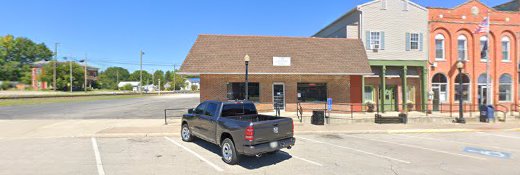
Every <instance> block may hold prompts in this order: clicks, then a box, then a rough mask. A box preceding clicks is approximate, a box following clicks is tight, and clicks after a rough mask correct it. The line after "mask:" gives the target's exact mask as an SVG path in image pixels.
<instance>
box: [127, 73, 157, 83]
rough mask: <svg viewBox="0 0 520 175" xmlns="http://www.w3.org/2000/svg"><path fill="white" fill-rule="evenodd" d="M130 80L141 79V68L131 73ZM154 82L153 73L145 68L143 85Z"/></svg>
mask: <svg viewBox="0 0 520 175" xmlns="http://www.w3.org/2000/svg"><path fill="white" fill-rule="evenodd" d="M128 81H139V70H136V71H134V72H132V73H131V74H130V76H129V77H128ZM150 83H152V74H150V73H148V72H147V71H145V70H143V85H147V84H150Z"/></svg>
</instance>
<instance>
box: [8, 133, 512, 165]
mask: <svg viewBox="0 0 520 175" xmlns="http://www.w3.org/2000/svg"><path fill="white" fill-rule="evenodd" d="M296 138H297V143H296V146H294V147H293V149H290V150H287V149H284V150H282V151H280V152H278V153H276V154H272V155H264V156H262V157H260V158H257V157H244V158H242V159H241V163H240V164H239V165H235V166H231V165H227V164H225V163H224V162H222V160H221V158H220V155H219V147H218V146H216V145H212V144H209V143H207V142H205V141H201V140H197V141H195V142H192V143H186V142H182V141H181V139H180V138H179V136H167V137H128V138H96V137H92V138H50V139H41V138H35V139H30V138H29V139H0V150H2V159H0V174H90V175H92V174H139V175H141V174H212V175H214V174H483V175H484V174H485V175H487V174H520V168H518V164H519V163H520V159H519V157H518V154H520V148H519V147H518V145H520V133H519V132H503V131H502V132H465V133H422V134H299V135H297V136H296Z"/></svg>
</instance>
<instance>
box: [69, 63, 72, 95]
mask: <svg viewBox="0 0 520 175" xmlns="http://www.w3.org/2000/svg"><path fill="white" fill-rule="evenodd" d="M69 66H70V71H69V73H70V92H72V60H71V61H69Z"/></svg>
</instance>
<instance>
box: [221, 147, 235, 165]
mask: <svg viewBox="0 0 520 175" xmlns="http://www.w3.org/2000/svg"><path fill="white" fill-rule="evenodd" d="M232 155H233V152H232V151H231V145H229V143H224V145H223V146H222V156H223V157H224V159H226V160H227V161H230V160H231V157H232Z"/></svg>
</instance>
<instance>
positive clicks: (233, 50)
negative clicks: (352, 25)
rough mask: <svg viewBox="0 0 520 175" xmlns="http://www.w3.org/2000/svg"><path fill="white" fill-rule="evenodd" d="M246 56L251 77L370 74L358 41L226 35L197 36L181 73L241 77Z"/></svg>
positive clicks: (366, 59) (363, 50)
mask: <svg viewBox="0 0 520 175" xmlns="http://www.w3.org/2000/svg"><path fill="white" fill-rule="evenodd" d="M246 54H247V55H249V56H250V58H251V61H250V63H249V71H250V73H251V74H317V75H371V74H372V71H371V69H370V65H369V64H368V58H367V55H366V52H365V49H364V47H363V43H362V42H361V41H360V40H357V39H345V38H298V37H274V36H229V35H200V36H199V37H198V38H197V40H196V41H195V44H194V45H193V47H192V48H191V51H190V52H189V54H188V56H187V57H186V59H185V60H184V63H183V64H182V67H181V69H180V73H181V74H193V75H198V74H243V73H244V69H245V65H244V56H245V55H246ZM273 57H291V65H290V66H282V67H280V66H273Z"/></svg>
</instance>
